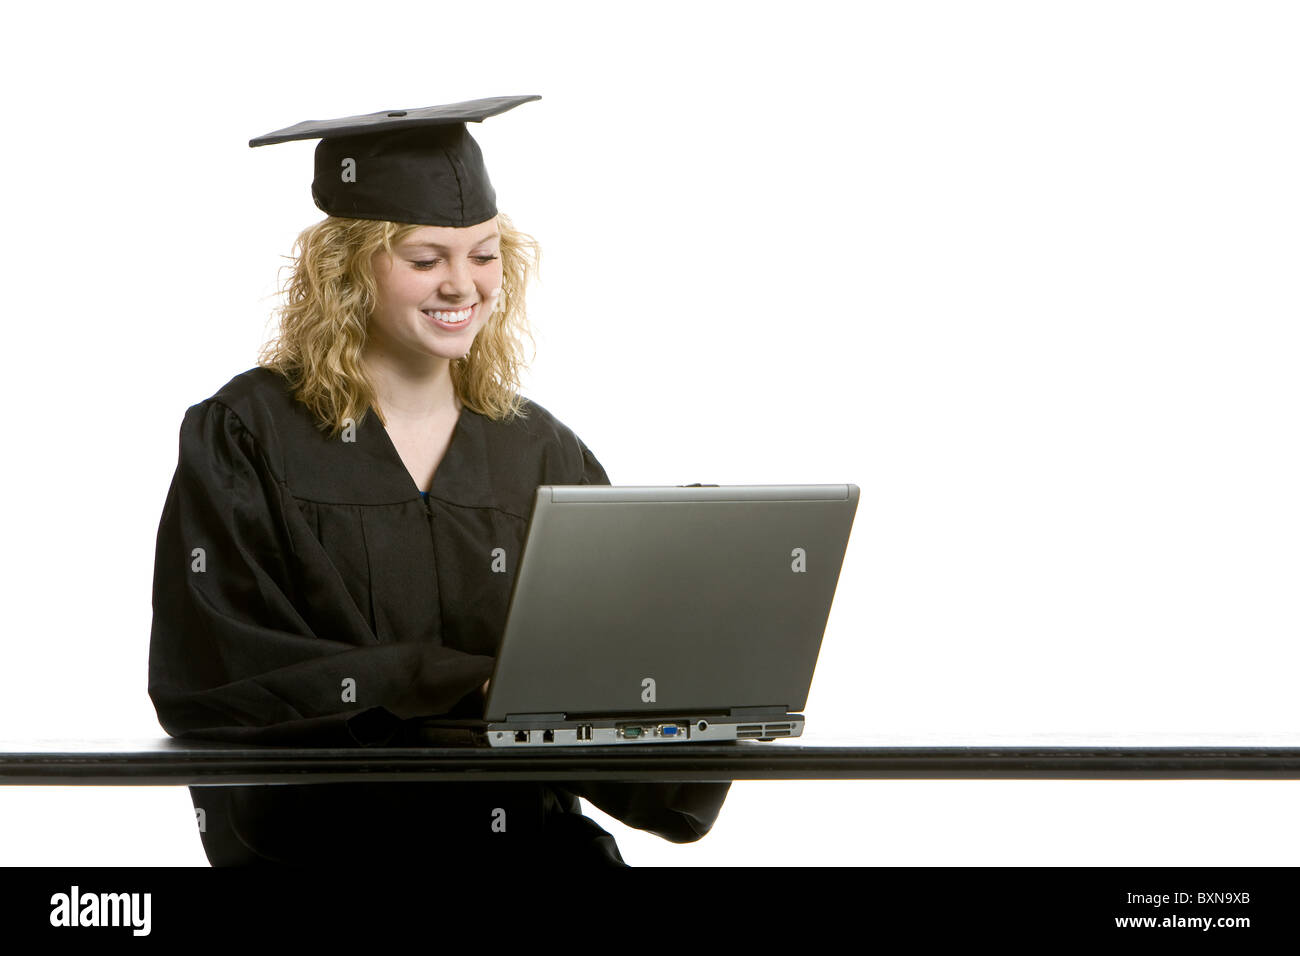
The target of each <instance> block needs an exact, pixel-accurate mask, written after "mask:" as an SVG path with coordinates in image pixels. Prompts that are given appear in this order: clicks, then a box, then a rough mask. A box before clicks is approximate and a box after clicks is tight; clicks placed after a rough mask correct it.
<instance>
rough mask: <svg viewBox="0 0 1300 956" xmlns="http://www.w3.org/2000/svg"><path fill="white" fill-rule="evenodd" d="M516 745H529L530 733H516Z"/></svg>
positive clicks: (521, 731)
mask: <svg viewBox="0 0 1300 956" xmlns="http://www.w3.org/2000/svg"><path fill="white" fill-rule="evenodd" d="M515 743H517V744H526V743H528V731H526V730H516V731H515Z"/></svg>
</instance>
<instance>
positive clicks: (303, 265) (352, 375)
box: [257, 213, 541, 437]
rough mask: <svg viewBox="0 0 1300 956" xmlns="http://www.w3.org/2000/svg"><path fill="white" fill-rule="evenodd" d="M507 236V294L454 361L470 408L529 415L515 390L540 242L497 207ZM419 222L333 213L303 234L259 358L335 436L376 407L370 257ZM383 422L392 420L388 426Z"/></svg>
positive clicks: (492, 414) (456, 381)
mask: <svg viewBox="0 0 1300 956" xmlns="http://www.w3.org/2000/svg"><path fill="white" fill-rule="evenodd" d="M497 226H498V232H499V233H500V235H501V271H502V282H501V296H500V298H499V300H498V302H497V311H496V312H495V313H493V314H492V315H491V316H489V317H488V320H487V323H486V324H485V325H484V326H483V328H482V329H481V330H480V331H479V332H478V334H477V335H475V336H474V344H473V346H472V347H471V348H470V351H469V354H468V355H467V356H465V358H460V359H453V360H452V362H451V365H450V371H451V380H452V384H453V386H454V387H455V389H456V395H457V397H458V398H459V399H460V401H461V403H462V404H464V405H465V406H466V407H468V408H470V409H472V410H473V411H476V412H478V413H480V414H482V415H486V416H488V417H489V418H493V419H497V420H501V419H510V418H514V417H520V418H527V417H528V416H527V414H526V412H525V410H524V403H523V399H522V397H521V396H520V395H519V387H520V381H519V373H520V372H521V371H522V370H523V369H524V368H526V367H527V363H526V362H525V361H524V358H523V344H522V338H523V337H524V336H527V337H528V339H529V341H532V342H533V348H534V350H536V341H535V340H533V337H532V332H531V331H530V329H529V328H528V322H527V317H526V315H525V311H524V290H525V288H526V287H527V285H528V282H529V280H530V279H531V278H532V276H533V275H534V274H536V272H537V271H538V268H539V265H540V254H541V253H540V249H539V248H538V245H537V241H536V240H535V239H533V237H532V236H529V235H528V234H526V233H523V232H520V231H519V230H517V229H515V228H514V225H513V224H512V223H511V221H510V219H509V218H508V217H507V216H506V215H505V214H504V213H498V214H497ZM421 228H423V227H422V226H419V225H412V224H410V223H400V222H385V221H381V220H371V219H342V218H338V217H335V216H330V217H328V218H326V219H323V220H321V221H320V222H318V223H316V224H315V225H312V226H308V227H307V228H306V229H304V230H303V231H302V232H301V233H299V235H298V239H297V241H296V242H295V243H294V255H293V256H292V257H286V258H291V259H292V261H293V265H292V266H291V267H282V268H292V273H291V275H290V276H289V279H288V281H287V282H286V283H285V284H284V286H282V287H281V289H280V293H281V294H282V295H284V297H285V303H284V305H282V306H281V307H280V308H278V309H277V310H276V312H277V314H278V316H279V323H280V330H279V333H278V335H277V336H276V337H275V338H273V339H272V340H271V341H269V342H267V344H266V345H265V346H263V348H262V350H261V353H260V354H259V355H258V359H257V364H258V365H260V366H262V367H263V368H269V369H273V370H274V371H276V372H279V373H280V374H281V375H282V376H284V378H285V379H286V380H287V381H288V383H289V387H290V389H291V390H292V392H293V394H294V397H295V398H297V400H298V401H300V402H302V403H303V404H304V405H306V406H307V408H309V409H310V410H311V411H312V413H313V414H314V415H315V417H316V419H317V423H318V425H319V427H320V428H321V429H322V430H327V431H328V432H329V434H330V437H336V436H337V435H338V434H339V433H340V432H341V431H342V430H343V428H344V427H345V425H346V420H347V419H351V420H352V421H354V422H356V423H358V424H359V423H360V422H361V420H362V418H364V417H365V414H366V412H367V411H368V410H369V409H370V408H371V406H372V405H373V406H374V409H375V413H376V414H377V415H378V416H379V420H380V421H381V422H383V421H384V416H383V412H382V411H380V410H379V406H378V403H377V402H376V401H375V390H374V385H373V384H372V383H371V381H370V378H369V376H368V375H367V374H366V370H365V366H364V365H363V364H362V361H361V356H362V352H363V350H364V348H365V344H366V328H367V323H368V321H369V318H370V315H371V314H372V313H373V312H374V309H375V303H376V302H377V287H376V283H375V275H374V270H373V268H372V266H371V259H372V257H373V256H374V254H375V253H377V252H379V251H380V250H383V251H386V252H388V253H389V254H390V255H391V254H392V253H393V246H394V245H396V244H398V243H400V242H402V241H403V240H404V239H405V238H406V237H407V236H409V235H411V233H413V232H415V231H416V230H417V229H421ZM385 424H387V423H385Z"/></svg>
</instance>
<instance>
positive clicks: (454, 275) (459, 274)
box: [439, 263, 474, 299]
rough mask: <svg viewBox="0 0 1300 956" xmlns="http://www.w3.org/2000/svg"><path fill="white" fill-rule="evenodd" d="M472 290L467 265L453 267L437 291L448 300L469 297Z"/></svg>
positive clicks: (471, 280)
mask: <svg viewBox="0 0 1300 956" xmlns="http://www.w3.org/2000/svg"><path fill="white" fill-rule="evenodd" d="M473 288H474V281H473V279H472V278H471V276H470V274H469V264H468V263H463V264H461V265H453V266H452V267H451V269H450V271H449V272H448V273H447V277H446V278H445V279H444V280H443V283H442V286H441V288H440V289H439V291H440V292H441V293H442V294H443V295H444V296H445V297H447V298H448V299H459V298H461V297H463V296H467V295H469V293H470V292H471V291H472V290H473Z"/></svg>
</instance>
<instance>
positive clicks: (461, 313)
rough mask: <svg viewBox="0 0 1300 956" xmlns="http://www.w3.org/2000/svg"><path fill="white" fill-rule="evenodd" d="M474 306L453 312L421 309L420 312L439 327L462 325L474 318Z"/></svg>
mask: <svg viewBox="0 0 1300 956" xmlns="http://www.w3.org/2000/svg"><path fill="white" fill-rule="evenodd" d="M476 305H477V303H475V305H471V306H466V307H465V308H463V309H457V310H456V311H454V312H450V311H446V310H443V309H421V310H420V311H421V312H423V313H424V314H425V315H427V316H428V317H429V318H431V319H433V320H434V321H435V322H437V323H438V324H439V325H464V324H466V323H467V322H469V320H470V319H471V318H473V317H474V309H475V306H476Z"/></svg>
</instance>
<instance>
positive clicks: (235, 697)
mask: <svg viewBox="0 0 1300 956" xmlns="http://www.w3.org/2000/svg"><path fill="white" fill-rule="evenodd" d="M295 507H296V505H295V503H294V502H293V500H292V498H290V497H289V496H288V494H287V492H286V491H285V490H284V488H283V486H282V483H281V481H280V480H279V479H278V478H277V477H276V475H275V474H274V473H273V472H272V470H271V469H270V467H269V466H268V464H267V458H266V456H265V455H264V454H263V450H262V448H261V447H260V445H259V443H258V441H257V439H256V438H255V437H254V435H253V434H251V433H250V432H249V431H248V430H247V429H246V428H245V427H244V424H243V423H242V422H241V421H240V419H239V417H238V416H237V415H236V414H235V413H234V412H233V411H231V410H230V409H229V408H227V407H226V406H225V405H223V404H222V403H220V402H217V401H211V400H209V401H208V402H204V403H200V404H199V405H195V406H194V407H192V408H190V409H189V410H188V411H187V412H186V415H185V420H184V422H183V424H182V425H181V431H180V459H179V463H178V465H177V468H176V472H175V475H174V477H173V479H172V483H171V487H170V489H169V491H168V494H167V499H166V503H165V505H164V506H163V513H162V519H161V522H160V524H159V527H158V538H157V551H156V554H155V561H154V582H153V627H152V632H151V634H150V643H149V696H150V698H151V699H152V701H153V703H154V707H155V709H156V710H157V713H158V721H159V723H160V724H161V725H162V727H163V729H164V730H165V731H166V732H167V733H168V734H170V735H171V736H173V737H188V738H198V739H213V740H231V741H236V742H248V743H255V744H304V745H325V746H357V745H358V744H360V745H373V744H382V743H384V742H386V741H387V740H388V739H389V738H390V737H391V736H393V734H394V733H395V731H396V730H397V729H398V728H399V727H400V725H401V721H402V720H404V719H406V718H411V717H416V716H420V715H426V714H438V713H443V712H446V711H448V710H450V709H451V708H452V707H453V706H454V705H455V704H456V703H457V701H459V700H461V699H462V698H464V697H465V696H466V695H468V694H471V693H473V691H474V690H475V689H477V688H478V687H479V685H481V684H482V683H483V682H484V681H485V680H486V679H487V678H488V677H489V676H491V672H492V658H490V657H485V656H480V655H476V654H467V653H464V652H461V651H457V650H454V649H452V648H448V647H444V646H442V645H440V644H437V643H433V642H429V641H419V642H395V643H384V644H379V643H378V642H377V638H376V637H375V635H374V633H373V632H372V631H371V630H370V629H369V627H368V626H363V625H360V624H359V623H358V620H360V619H358V620H348V619H347V618H346V615H332V614H331V615H325V616H324V617H325V619H326V620H327V621H329V622H330V623H329V624H328V626H329V627H330V628H331V630H330V633H329V634H323V633H316V632H314V631H313V628H312V627H311V626H309V624H308V623H307V621H306V619H305V618H304V615H303V614H302V613H301V609H302V608H304V607H305V605H304V603H303V600H302V599H301V598H300V596H299V591H300V590H301V591H305V592H308V593H310V594H311V597H310V598H309V599H308V600H311V601H316V602H319V603H321V604H322V605H324V606H330V607H333V606H334V604H335V603H336V602H335V601H334V600H333V598H334V597H335V596H336V595H333V593H332V591H331V590H330V588H329V587H328V585H322V584H321V583H320V582H322V581H325V582H328V581H329V580H330V577H329V574H328V572H329V570H330V569H328V568H327V569H316V573H313V574H312V575H311V576H310V580H308V579H307V578H304V576H303V574H302V573H301V572H303V568H302V566H301V564H300V563H299V562H298V560H297V558H296V557H295V555H294V552H293V548H292V545H291V541H292V539H291V537H290V535H289V530H288V529H289V522H290V520H291V519H292V518H294V517H301V516H298V515H293V514H291V513H290V510H291V509H293V508H295ZM322 587H324V588H325V590H324V591H322V590H321V588H322ZM341 587H342V585H341V584H339V585H337V586H336V588H335V590H337V588H341ZM340 606H341V605H340ZM336 616H337V617H339V618H340V619H339V620H338V621H334V620H333V618H334V617H336ZM321 618H322V615H321V614H319V613H318V614H315V615H314V616H313V620H317V621H319V620H321ZM321 627H322V625H319V624H318V628H317V629H318V630H319V629H321ZM349 678H351V680H352V681H353V682H354V684H353V685H352V687H353V688H354V693H352V694H349V693H348V688H347V684H346V681H347V679H349ZM350 697H355V701H354V700H351V699H349V698H350Z"/></svg>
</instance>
